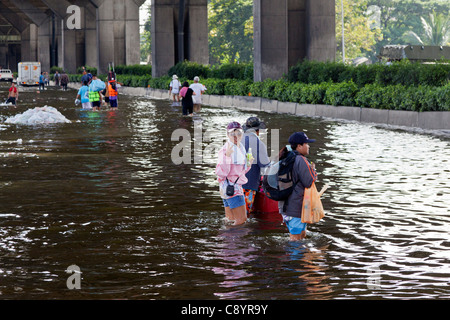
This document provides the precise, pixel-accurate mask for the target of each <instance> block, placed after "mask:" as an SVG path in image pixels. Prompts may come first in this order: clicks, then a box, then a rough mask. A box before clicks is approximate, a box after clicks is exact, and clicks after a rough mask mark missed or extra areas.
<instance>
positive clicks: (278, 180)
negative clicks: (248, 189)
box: [262, 151, 297, 201]
mask: <svg viewBox="0 0 450 320" xmlns="http://www.w3.org/2000/svg"><path fill="white" fill-rule="evenodd" d="M296 156H297V154H296V153H294V152H293V151H289V153H288V154H287V156H286V157H285V158H284V159H282V160H280V161H278V162H275V163H271V164H270V166H269V167H268V168H267V169H266V172H265V174H264V176H263V181H262V187H263V190H264V193H265V195H266V196H267V197H268V198H269V199H272V200H275V201H286V200H287V199H288V198H289V196H290V195H291V193H292V191H293V190H294V188H295V185H296V184H295V183H294V182H293V181H292V168H293V167H294V163H295V158H296Z"/></svg>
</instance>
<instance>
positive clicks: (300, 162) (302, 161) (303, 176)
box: [278, 132, 317, 240]
mask: <svg viewBox="0 0 450 320" xmlns="http://www.w3.org/2000/svg"><path fill="white" fill-rule="evenodd" d="M315 141H316V140H315V139H309V138H308V136H307V135H306V134H305V133H304V132H295V133H293V134H292V135H291V136H290V137H289V140H288V142H289V145H288V146H286V147H284V148H283V149H282V150H281V151H280V160H282V159H283V158H285V157H286V156H287V154H288V153H289V152H294V153H295V155H296V157H295V163H294V166H293V168H292V182H293V183H294V186H295V187H294V190H293V191H292V193H291V195H290V196H289V198H288V199H287V200H286V201H279V202H278V209H279V212H280V214H281V215H282V216H283V221H284V222H285V224H286V226H287V227H288V229H289V233H290V239H291V240H301V239H304V238H305V237H306V226H307V224H306V223H302V219H301V217H302V207H303V194H304V191H305V188H310V187H311V186H312V184H313V182H314V181H316V179H317V173H316V168H315V165H314V163H310V162H309V161H308V159H307V158H306V156H307V155H308V154H309V144H310V143H312V142H315Z"/></svg>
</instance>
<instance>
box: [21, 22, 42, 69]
mask: <svg viewBox="0 0 450 320" xmlns="http://www.w3.org/2000/svg"><path fill="white" fill-rule="evenodd" d="M37 39H38V28H37V26H36V25H35V24H33V23H32V24H30V25H29V26H28V27H27V28H26V29H25V30H24V31H23V32H22V33H21V42H20V45H21V52H22V53H21V56H22V59H21V60H22V61H38V55H37V48H38V44H37V42H38V41H37Z"/></svg>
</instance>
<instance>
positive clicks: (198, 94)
mask: <svg viewBox="0 0 450 320" xmlns="http://www.w3.org/2000/svg"><path fill="white" fill-rule="evenodd" d="M199 81H200V78H199V77H194V83H193V84H191V85H190V87H189V88H191V89H192V90H194V92H195V96H194V97H193V102H194V112H200V111H201V109H202V94H203V93H205V86H204V85H202V84H201V83H200V82H199Z"/></svg>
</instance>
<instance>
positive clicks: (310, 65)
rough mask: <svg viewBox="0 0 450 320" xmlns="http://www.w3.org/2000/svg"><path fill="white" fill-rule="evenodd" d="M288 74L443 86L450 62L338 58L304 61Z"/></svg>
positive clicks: (314, 79)
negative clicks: (347, 62)
mask: <svg viewBox="0 0 450 320" xmlns="http://www.w3.org/2000/svg"><path fill="white" fill-rule="evenodd" d="M286 78H287V79H288V80H289V81H291V82H295V81H298V82H301V83H310V84H318V83H322V82H333V83H337V82H345V81H353V82H354V83H355V84H356V85H357V86H358V87H363V86H365V85H367V84H372V83H376V84H379V85H384V86H387V85H396V84H402V85H407V86H419V85H425V86H443V85H445V84H447V83H448V81H449V79H450V65H449V64H445V63H437V64H419V63H411V62H409V61H406V60H405V61H401V62H396V63H393V64H391V65H382V64H372V65H360V66H352V65H344V64H342V63H336V62H317V61H307V60H305V61H303V62H300V63H298V64H297V65H295V66H293V67H291V68H290V69H289V72H288V74H287V76H286Z"/></svg>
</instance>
